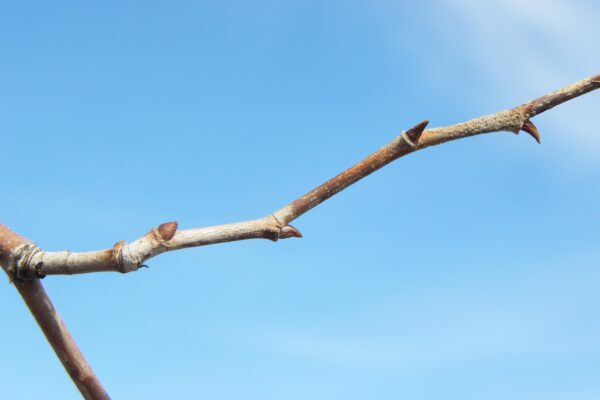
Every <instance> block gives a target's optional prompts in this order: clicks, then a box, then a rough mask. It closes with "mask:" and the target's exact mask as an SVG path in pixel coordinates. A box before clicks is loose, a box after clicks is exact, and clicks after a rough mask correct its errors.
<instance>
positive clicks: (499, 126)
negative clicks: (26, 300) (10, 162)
mask: <svg viewBox="0 0 600 400" xmlns="http://www.w3.org/2000/svg"><path fill="white" fill-rule="evenodd" d="M599 87H600V75H596V76H593V77H591V78H588V79H584V80H582V81H579V82H576V83H574V84H572V85H570V86H567V87H565V88H562V89H559V90H557V91H555V92H552V93H549V94H547V95H545V96H542V97H539V98H537V99H535V100H532V101H529V102H527V103H525V104H522V105H520V106H518V107H515V108H513V109H510V110H504V111H499V112H497V113H494V114H490V115H485V116H482V117H479V118H475V119H472V120H470V121H467V122H462V123H459V124H455V125H451V126H447V127H443V128H435V129H428V130H424V129H425V127H426V126H427V123H428V121H423V122H421V123H419V124H417V125H416V126H414V127H413V128H411V129H409V130H408V131H406V132H403V133H402V135H400V136H398V137H397V138H395V139H394V140H392V141H391V142H390V143H388V144H387V145H386V146H384V147H382V148H381V149H379V150H378V151H376V152H375V153H373V154H372V155H370V156H368V157H367V158H365V159H364V160H362V161H360V162H359V163H358V164H356V165H354V166H353V167H351V168H350V169H348V170H346V171H344V172H342V173H341V174H339V175H337V176H335V177H334V178H332V179H330V180H329V181H327V182H325V183H324V184H322V185H320V186H318V187H317V188H315V189H313V190H311V191H310V192H308V193H306V194H305V195H304V196H302V197H300V198H298V199H296V200H295V201H293V202H292V203H290V204H288V205H287V206H285V207H283V208H281V209H280V210H277V211H275V212H274V213H273V214H271V215H269V216H266V217H263V218H259V219H255V220H251V221H244V222H236V223H233V224H227V225H219V226H213V227H206V228H196V229H188V230H181V231H177V222H168V223H165V224H162V225H160V226H159V227H158V228H154V229H152V230H151V231H150V232H148V233H147V234H146V235H144V236H142V237H141V238H139V239H137V240H135V241H134V242H131V243H125V242H123V241H121V242H118V243H116V244H115V245H114V246H113V248H111V249H105V250H100V251H93V252H86V253H72V252H69V251H63V252H44V251H41V250H40V249H39V248H37V247H35V246H29V247H27V248H25V247H23V246H21V248H20V250H21V251H23V252H24V253H26V254H25V255H24V257H23V258H24V259H26V260H27V262H23V263H21V265H20V266H19V268H17V269H16V270H15V271H13V274H14V276H15V277H16V278H17V279H21V280H27V279H29V278H33V277H43V276H45V275H65V274H68V275H69V274H80V273H89V272H100V271H118V272H123V273H125V272H132V271H136V270H137V269H139V268H140V267H141V266H142V265H143V264H144V262H145V261H146V260H148V259H149V258H152V257H155V256H157V255H159V254H161V253H164V252H167V251H172V250H178V249H182V248H187V247H198V246H205V245H209V244H216V243H224V242H231V241H237V240H245V239H257V238H263V239H270V240H273V241H277V240H278V239H285V238H289V237H302V234H301V233H300V231H298V230H297V229H296V228H294V227H293V226H291V225H289V223H290V222H291V221H293V220H294V219H296V218H298V217H299V216H301V215H302V214H304V213H305V212H307V211H309V210H310V209H312V208H313V207H316V206H318V205H319V204H321V203H322V202H324V201H325V200H327V199H329V198H330V197H331V196H333V195H335V194H336V193H339V192H340V191H342V190H344V189H345V188H347V187H348V186H350V185H352V184H353V183H355V182H357V181H358V180H360V179H362V178H364V177H366V176H367V175H369V174H371V173H372V172H374V171H376V170H378V169H380V168H382V167H383V166H385V165H387V164H389V163H390V162H392V161H394V160H396V159H398V158H399V157H402V156H404V155H407V154H409V153H412V152H414V151H417V150H421V149H424V148H426V147H429V146H434V145H438V144H441V143H445V142H448V141H451V140H456V139H461V138H466V137H470V136H475V135H480V134H483V133H490V132H500V131H508V132H513V133H515V134H518V133H519V132H520V131H521V130H522V131H525V132H527V133H529V134H530V135H531V136H532V137H533V138H534V139H535V140H536V141H537V142H538V143H539V142H540V135H539V132H538V130H537V128H536V126H535V125H534V124H533V122H531V120H530V118H532V117H533V116H535V115H538V114H540V113H542V112H544V111H546V110H549V109H551V108H552V107H554V106H557V105H559V104H561V103H564V102H566V101H568V100H571V99H573V98H575V97H578V96H581V95H583V94H585V93H588V92H590V91H592V90H595V89H598V88H599Z"/></svg>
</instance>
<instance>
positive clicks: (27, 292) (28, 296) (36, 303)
mask: <svg viewBox="0 0 600 400" xmlns="http://www.w3.org/2000/svg"><path fill="white" fill-rule="evenodd" d="M27 245H31V242H30V241H29V240H27V239H25V238H23V237H21V236H19V235H17V234H16V233H14V232H13V231H11V230H10V229H8V228H7V227H6V226H4V225H0V258H1V259H2V266H3V267H4V269H5V271H6V273H7V274H8V275H9V277H11V276H13V272H12V271H11V268H13V267H14V264H15V263H18V262H19V261H20V260H19V258H15V259H12V260H10V259H9V260H7V259H6V256H7V255H8V254H13V252H14V250H15V249H17V248H19V247H21V248H23V246H27ZM13 283H14V285H15V287H16V288H17V290H18V291H19V294H20V295H21V297H22V298H23V301H25V304H27V307H28V308H29V311H31V314H33V316H34V317H35V320H36V321H37V323H38V325H39V326H40V328H41V329H42V331H43V332H44V335H46V339H48V342H50V344H51V345H52V348H53V349H54V352H55V353H56V355H57V356H58V358H59V359H60V361H61V362H62V364H63V366H64V367H65V369H66V370H67V373H68V374H69V376H70V377H71V380H72V381H73V382H74V383H75V385H76V386H77V388H78V389H79V391H80V392H81V394H82V395H83V397H84V398H86V399H94V400H105V399H110V397H109V396H108V394H107V393H106V391H105V390H104V388H103V387H102V384H101V383H100V381H99V380H98V378H97V377H96V375H95V374H94V371H92V368H91V367H90V366H89V364H88V363H87V361H86V360H85V357H84V356H83V354H82V353H81V350H79V347H77V343H75V340H74V339H73V337H72V336H71V334H70V333H69V331H68V330H67V327H66V326H65V324H64V322H63V321H62V318H61V317H60V315H59V314H58V311H56V308H54V305H53V304H52V301H51V300H50V298H49V297H48V295H47V294H46V291H45V290H44V287H43V286H42V283H41V282H40V280H39V279H31V280H28V281H21V280H15V281H13Z"/></svg>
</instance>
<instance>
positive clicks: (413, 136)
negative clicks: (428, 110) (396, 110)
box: [406, 120, 429, 143]
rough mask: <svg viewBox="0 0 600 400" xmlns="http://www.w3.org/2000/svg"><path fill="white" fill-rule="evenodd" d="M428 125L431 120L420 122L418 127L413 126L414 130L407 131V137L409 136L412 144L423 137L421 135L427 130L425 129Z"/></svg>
mask: <svg viewBox="0 0 600 400" xmlns="http://www.w3.org/2000/svg"><path fill="white" fill-rule="evenodd" d="M427 124H429V120H424V121H422V122H419V123H418V124H417V125H415V126H413V127H412V128H410V129H409V130H407V131H406V136H408V138H409V139H410V140H411V141H412V142H414V143H416V142H417V141H418V140H419V138H420V137H421V134H422V133H423V131H424V130H425V127H426V126H427Z"/></svg>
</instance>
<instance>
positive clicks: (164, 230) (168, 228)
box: [158, 221, 178, 240]
mask: <svg viewBox="0 0 600 400" xmlns="http://www.w3.org/2000/svg"><path fill="white" fill-rule="evenodd" d="M177 227H178V224H177V221H171V222H165V223H164V224H161V225H160V226H159V227H158V233H159V234H160V236H161V237H162V239H163V240H171V239H173V236H175V232H177Z"/></svg>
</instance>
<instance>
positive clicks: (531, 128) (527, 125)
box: [521, 120, 542, 144]
mask: <svg viewBox="0 0 600 400" xmlns="http://www.w3.org/2000/svg"><path fill="white" fill-rule="evenodd" d="M521 130H522V131H524V132H527V133H529V134H530V135H531V137H532V138H534V139H535V141H536V142H538V143H539V144H541V143H542V138H541V137H540V132H539V131H538V128H537V126H535V125H534V124H533V122H531V121H530V120H527V121H525V122H524V123H523V126H522V127H521Z"/></svg>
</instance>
